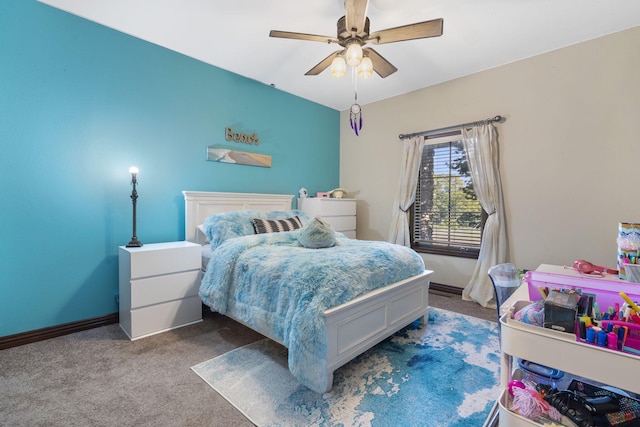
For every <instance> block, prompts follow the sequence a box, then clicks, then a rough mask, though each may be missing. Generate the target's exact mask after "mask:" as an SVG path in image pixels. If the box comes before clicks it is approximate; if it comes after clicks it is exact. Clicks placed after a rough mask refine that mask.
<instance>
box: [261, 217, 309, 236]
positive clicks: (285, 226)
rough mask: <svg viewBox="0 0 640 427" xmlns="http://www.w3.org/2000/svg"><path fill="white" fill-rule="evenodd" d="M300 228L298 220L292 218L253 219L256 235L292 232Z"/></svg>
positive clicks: (300, 224) (300, 223)
mask: <svg viewBox="0 0 640 427" xmlns="http://www.w3.org/2000/svg"><path fill="white" fill-rule="evenodd" d="M299 228H302V222H301V221H300V218H298V217H297V216H294V217H292V218H287V219H273V220H270V219H260V218H254V219H253V229H254V230H255V232H256V234H263V233H279V232H281V231H293V230H297V229H299Z"/></svg>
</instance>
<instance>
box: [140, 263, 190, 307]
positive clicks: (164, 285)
mask: <svg viewBox="0 0 640 427" xmlns="http://www.w3.org/2000/svg"><path fill="white" fill-rule="evenodd" d="M200 277H201V273H200V270H194V271H185V272H183V273H176V274H169V275H166V276H156V277H147V278H144V279H138V280H132V281H131V308H132V309H135V308H138V307H144V306H147V305H152V304H158V303H161V302H166V301H171V300H177V299H182V298H185V297H190V296H197V295H198V288H199V286H200Z"/></svg>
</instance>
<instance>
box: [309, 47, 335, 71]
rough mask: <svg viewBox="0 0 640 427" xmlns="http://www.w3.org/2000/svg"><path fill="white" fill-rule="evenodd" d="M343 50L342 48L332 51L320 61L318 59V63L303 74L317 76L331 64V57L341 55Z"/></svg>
mask: <svg viewBox="0 0 640 427" xmlns="http://www.w3.org/2000/svg"><path fill="white" fill-rule="evenodd" d="M343 52H344V49H342V50H337V51H335V52H333V53H332V54H331V55H329V56H327V57H326V58H324V59H323V60H322V61H320V62H319V63H318V65H316V66H315V67H313V68H312V69H310V70H309V71H307V72H306V73H304V75H305V76H317V75H318V74H320V73H321V72H323V71H324V70H325V69H327V68H328V67H329V66H331V63H332V62H333V58H335V57H336V56H338V55H342V53H343Z"/></svg>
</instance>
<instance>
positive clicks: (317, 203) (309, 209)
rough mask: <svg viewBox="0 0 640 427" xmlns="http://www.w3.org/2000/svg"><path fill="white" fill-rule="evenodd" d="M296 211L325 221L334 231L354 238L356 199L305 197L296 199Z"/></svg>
mask: <svg viewBox="0 0 640 427" xmlns="http://www.w3.org/2000/svg"><path fill="white" fill-rule="evenodd" d="M298 209H300V210H301V211H302V212H304V213H306V214H307V215H309V216H310V217H311V218H314V217H316V216H319V217H321V218H322V219H323V220H325V221H327V222H328V223H329V224H331V226H332V227H333V228H334V230H336V231H339V232H341V233H344V234H345V235H346V236H347V237H349V238H351V239H355V238H356V199H333V198H318V197H307V198H300V199H298Z"/></svg>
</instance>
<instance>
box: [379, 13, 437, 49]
mask: <svg viewBox="0 0 640 427" xmlns="http://www.w3.org/2000/svg"><path fill="white" fill-rule="evenodd" d="M443 23H444V20H443V19H442V18H439V19H432V20H431V21H425V22H418V23H416V24H409V25H403V26H402V27H395V28H389V29H387V30H382V31H376V32H375V33H373V34H371V35H370V36H369V37H368V38H367V40H366V41H367V42H371V43H373V44H384V43H393V42H401V41H404V40H414V39H424V38H427V37H438V36H441V35H442V25H443Z"/></svg>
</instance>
